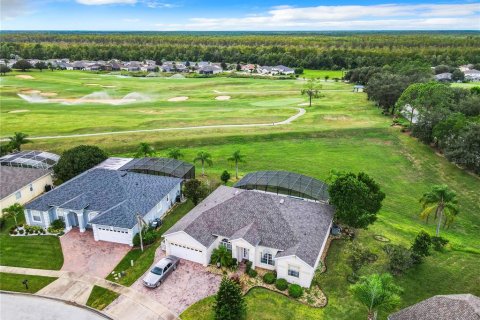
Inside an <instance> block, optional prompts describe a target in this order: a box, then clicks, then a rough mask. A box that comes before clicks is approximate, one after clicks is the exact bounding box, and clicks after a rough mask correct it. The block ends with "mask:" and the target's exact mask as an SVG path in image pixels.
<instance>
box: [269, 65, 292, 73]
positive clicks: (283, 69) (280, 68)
mask: <svg viewBox="0 0 480 320" xmlns="http://www.w3.org/2000/svg"><path fill="white" fill-rule="evenodd" d="M272 70H273V71H277V72H278V73H280V74H285V75H287V74H294V73H295V70H293V69H291V68H289V67H285V66H282V65H279V66H275V67H273V68H272Z"/></svg>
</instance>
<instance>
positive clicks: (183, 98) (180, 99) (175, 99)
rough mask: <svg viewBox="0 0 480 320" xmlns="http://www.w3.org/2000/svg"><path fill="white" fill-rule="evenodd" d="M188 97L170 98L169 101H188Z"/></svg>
mask: <svg viewBox="0 0 480 320" xmlns="http://www.w3.org/2000/svg"><path fill="white" fill-rule="evenodd" d="M187 100H188V97H175V98H170V99H168V101H174V102H175V101H187Z"/></svg>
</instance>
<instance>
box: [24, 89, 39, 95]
mask: <svg viewBox="0 0 480 320" xmlns="http://www.w3.org/2000/svg"><path fill="white" fill-rule="evenodd" d="M40 92H41V91H40V90H30V89H29V90H22V93H25V94H37V93H40Z"/></svg>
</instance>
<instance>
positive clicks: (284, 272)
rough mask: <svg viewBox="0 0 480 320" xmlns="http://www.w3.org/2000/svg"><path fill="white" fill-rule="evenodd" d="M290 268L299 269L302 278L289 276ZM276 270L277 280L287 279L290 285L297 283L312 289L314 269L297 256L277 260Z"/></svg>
mask: <svg viewBox="0 0 480 320" xmlns="http://www.w3.org/2000/svg"><path fill="white" fill-rule="evenodd" d="M289 266H294V267H297V268H299V271H300V276H299V277H298V278H297V277H293V276H289V275H288V267H289ZM275 268H276V270H277V278H282V279H285V280H287V281H288V282H290V283H296V284H298V285H300V286H302V287H305V288H309V287H310V284H311V283H312V279H313V275H314V272H315V269H314V268H312V267H311V266H309V265H308V264H306V263H305V262H304V261H303V260H301V259H300V258H298V257H297V256H289V257H281V258H277V259H275Z"/></svg>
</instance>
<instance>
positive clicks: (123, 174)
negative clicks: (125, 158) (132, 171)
mask: <svg viewBox="0 0 480 320" xmlns="http://www.w3.org/2000/svg"><path fill="white" fill-rule="evenodd" d="M127 173H128V172H127V171H125V172H124V173H122V174H121V175H120V176H121V177H125V176H126V175H127Z"/></svg>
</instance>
